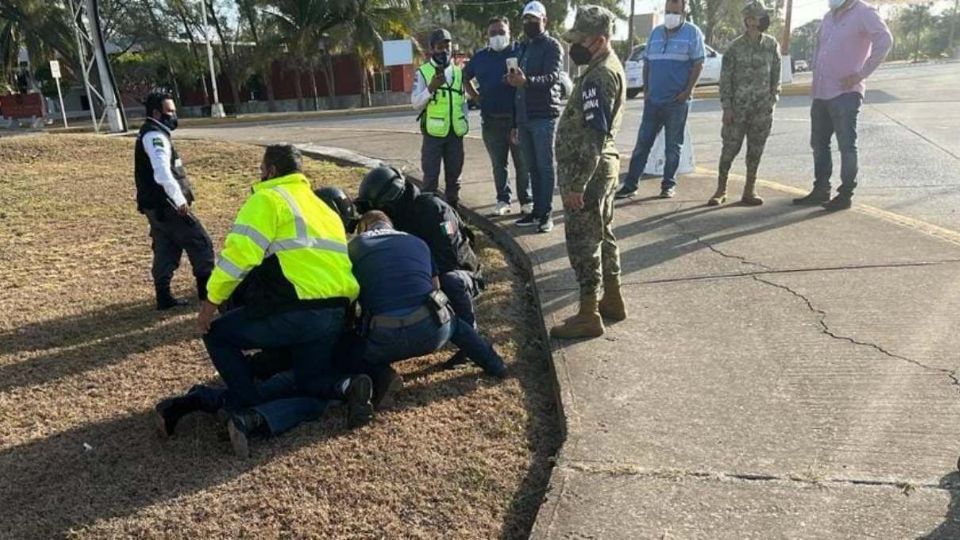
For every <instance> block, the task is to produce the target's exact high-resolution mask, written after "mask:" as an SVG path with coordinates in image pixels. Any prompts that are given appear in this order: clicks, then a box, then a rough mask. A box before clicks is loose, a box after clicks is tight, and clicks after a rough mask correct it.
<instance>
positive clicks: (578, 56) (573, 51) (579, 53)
mask: <svg viewBox="0 0 960 540" xmlns="http://www.w3.org/2000/svg"><path fill="white" fill-rule="evenodd" d="M570 59H571V60H573V63H574V64H576V65H578V66H583V65H586V64H589V63H590V60H592V59H593V53H592V52H590V49H588V48H586V47H584V46H583V45H581V44H579V43H574V44H573V45H571V46H570Z"/></svg>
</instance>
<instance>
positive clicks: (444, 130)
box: [420, 62, 469, 137]
mask: <svg viewBox="0 0 960 540" xmlns="http://www.w3.org/2000/svg"><path fill="white" fill-rule="evenodd" d="M436 71H437V68H436V67H434V65H433V64H431V63H430V62H427V63H426V64H424V65H422V66H420V76H422V77H423V80H424V81H425V82H426V83H427V84H428V85H429V84H430V81H431V80H433V75H434V73H436ZM465 103H466V98H465V97H464V95H463V70H461V69H460V68H459V67H457V66H453V80H452V81H451V82H450V83H449V84H447V83H444V85H443V86H441V87H440V88H437V91H436V92H435V93H434V94H433V97H432V98H430V102H429V103H427V108H426V109H424V110H423V116H422V118H421V120H420V127H421V129H422V130H423V132H424V133H426V134H427V135H430V136H431V137H446V136H447V135H449V134H450V129H451V124H452V128H453V133H454V134H455V135H456V136H457V137H463V136H464V135H466V134H467V131H469V126H468V125H467V117H466V116H464V112H463V110H464V104H465Z"/></svg>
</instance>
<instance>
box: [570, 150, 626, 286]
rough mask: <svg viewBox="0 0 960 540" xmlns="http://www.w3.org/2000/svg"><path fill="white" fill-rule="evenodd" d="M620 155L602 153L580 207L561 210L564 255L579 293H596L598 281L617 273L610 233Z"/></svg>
mask: <svg viewBox="0 0 960 540" xmlns="http://www.w3.org/2000/svg"><path fill="white" fill-rule="evenodd" d="M619 175H620V158H619V157H616V156H603V157H602V158H601V159H600V164H599V166H598V167H597V171H596V172H595V173H594V175H593V178H591V179H590V182H589V183H588V184H587V189H586V191H584V193H583V201H584V205H583V209H581V210H578V211H576V212H572V211H570V210H566V209H565V210H564V219H565V225H564V233H565V235H566V240H567V255H569V256H570V265H571V266H572V267H573V272H574V273H575V274H576V276H577V282H578V283H579V284H580V293H581V294H599V293H600V282H601V280H602V279H605V278H613V277H618V276H619V275H620V248H618V247H617V238H616V237H615V236H614V235H613V196H614V194H615V193H616V192H617V183H618V180H619Z"/></svg>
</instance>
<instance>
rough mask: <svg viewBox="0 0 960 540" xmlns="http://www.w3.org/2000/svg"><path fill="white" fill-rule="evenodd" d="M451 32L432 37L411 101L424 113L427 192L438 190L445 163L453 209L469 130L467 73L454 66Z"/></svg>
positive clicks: (441, 31) (447, 196)
mask: <svg viewBox="0 0 960 540" xmlns="http://www.w3.org/2000/svg"><path fill="white" fill-rule="evenodd" d="M452 39H453V38H452V36H451V35H450V32H448V31H446V30H444V29H443V28H438V29H437V30H434V31H433V33H432V34H430V60H429V61H428V62H426V63H425V64H423V65H422V66H420V69H418V70H417V72H416V73H415V74H414V78H413V92H412V93H411V95H410V102H411V104H412V105H413V108H414V109H415V110H417V111H419V112H420V116H419V120H420V131H421V132H422V133H423V144H422V146H421V147H420V169H421V170H423V190H424V191H434V192H435V191H437V189H438V187H439V185H440V164H441V162H442V163H443V169H444V171H443V175H444V185H445V187H444V190H443V195H444V198H445V199H446V200H447V203H449V204H450V206H452V207H454V208H457V205H458V204H459V202H460V174H461V173H462V172H463V136H464V135H466V134H467V131H469V126H468V124H467V99H466V96H465V95H464V93H463V92H464V90H463V88H464V80H463V71H462V70H461V69H460V67H459V66H457V65H456V64H454V63H453V61H452V58H451V51H450V44H451V41H452Z"/></svg>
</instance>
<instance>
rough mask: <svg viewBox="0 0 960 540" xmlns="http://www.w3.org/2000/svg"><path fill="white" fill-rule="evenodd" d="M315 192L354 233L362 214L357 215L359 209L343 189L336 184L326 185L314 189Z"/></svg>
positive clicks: (349, 230)
mask: <svg viewBox="0 0 960 540" xmlns="http://www.w3.org/2000/svg"><path fill="white" fill-rule="evenodd" d="M313 193H314V194H315V195H316V196H317V197H319V198H320V200H322V201H323V202H325V203H327V206H329V207H330V208H331V209H332V210H333V211H334V212H336V213H337V215H339V216H340V219H341V220H342V221H343V226H344V228H345V229H346V230H347V232H348V233H352V232H353V231H354V229H356V227H357V221H358V220H359V219H360V216H359V215H357V209H356V207H354V205H353V201H351V200H350V197H348V196H347V194H346V193H344V192H343V190H342V189H340V188H338V187H336V186H326V187H322V188H320V189H317V190H314V192H313Z"/></svg>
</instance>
